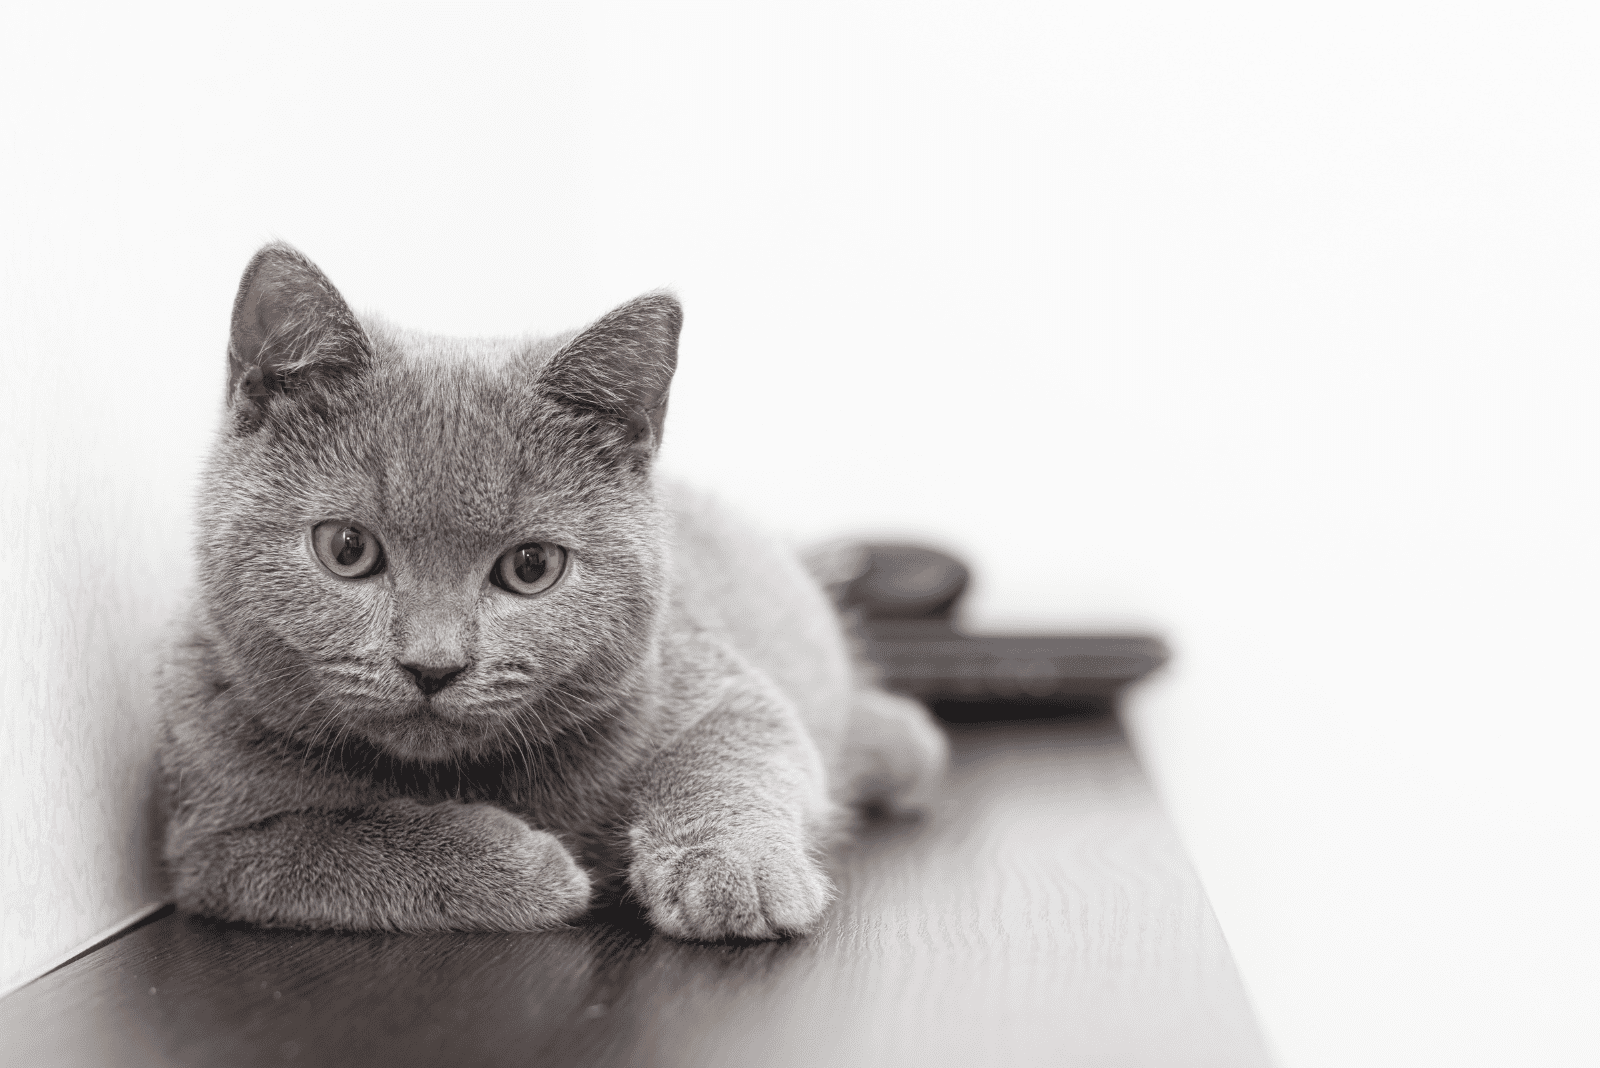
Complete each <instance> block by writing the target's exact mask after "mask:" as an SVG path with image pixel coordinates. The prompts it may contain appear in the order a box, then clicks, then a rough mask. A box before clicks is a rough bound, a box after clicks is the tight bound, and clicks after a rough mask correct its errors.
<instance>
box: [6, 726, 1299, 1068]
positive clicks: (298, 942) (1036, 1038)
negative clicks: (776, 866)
mask: <svg viewBox="0 0 1600 1068" xmlns="http://www.w3.org/2000/svg"><path fill="white" fill-rule="evenodd" d="M955 753H956V762H955V766H954V770H953V773H952V781H951V783H950V788H949V790H948V791H947V794H946V796H945V798H944V800H943V802H942V804H941V805H940V807H939V808H938V809H937V810H936V811H935V812H934V813H932V814H931V815H930V816H929V817H927V818H925V819H923V820H921V821H918V822H910V823H896V824H877V825H872V826H870V827H869V828H868V829H867V830H866V831H865V833H863V834H862V835H861V836H860V838H859V840H858V841H857V842H856V843H855V844H854V845H852V846H851V847H850V848H849V849H848V850H846V851H844V852H842V853H841V854H840V855H839V856H838V857H837V858H836V862H835V873H836V876H837V878H838V880H839V886H840V897H839V900H838V901H837V902H836V904H835V906H834V908H833V910H832V912H831V914H830V916H829V918H828V920H827V922H826V924H825V926H824V928H823V929H822V930H821V931H819V932H818V933H817V934H815V935H814V936H812V937H810V938H808V939H803V940H797V941H794V942H790V943H779V944H767V945H748V946H699V945H688V944H683V943H678V942H673V941H671V940H669V939H666V938H663V937H660V936H654V935H651V934H650V933H649V932H648V931H646V930H644V929H643V928H642V927H640V926H638V925H637V924H636V923H634V922H629V920H628V919H627V918H626V917H623V918H621V922H618V918H617V917H612V918H610V919H598V920H596V921H594V922H591V923H587V924H585V925H583V926H580V927H576V928H572V929H568V930H562V931H556V932H551V933H548V934H543V935H526V936H514V937H512V936H498V935H483V936H468V935H444V936H426V937H419V936H397V935H329V934H294V933H281V932H278V933H272V932H263V931H255V930H250V929H245V928H228V927H223V926H220V925H216V924H211V923H207V922H203V921H198V920H193V919H188V918H183V917H168V918H166V919H162V920H159V921H156V922H154V923H152V924H150V925H149V926H147V927H144V928H141V929H140V930H138V931H136V932H134V933H133V934H131V935H129V936H127V937H126V938H123V939H121V940H119V941H117V942H115V943H113V944H112V945H110V946H108V947H106V948H105V949H103V950H101V951H99V952H97V953H94V954H91V955H90V956H89V957H86V958H84V959H83V960H80V961H78V962H76V963H74V964H72V965H70V966H68V967H66V968H64V969H61V970H60V971H58V972H55V973H53V974H51V975H49V976H47V977H45V978H44V979H41V980H40V981H38V982H36V983H33V984H31V985H30V986H28V987H26V988H24V989H23V990H21V991H19V992H18V993H17V994H14V995H12V996H11V997H9V998H7V999H5V1000H4V1001H0V1046H3V1048H5V1049H7V1050H8V1051H9V1053H10V1059H11V1062H12V1063H16V1064H29V1065H98V1064H119V1065H129V1066H143V1065H152V1066H153V1065H211V1064H228V1065H257V1064H260V1065H265V1064H284V1063H294V1064H313V1065H324V1064H326V1065H363V1064H373V1065H379V1064H381V1065H413V1064H415V1065H423V1064H474V1065H499V1064H506V1065H510V1064H525V1063H533V1062H537V1063H541V1064H584V1065H590V1064H604V1065H643V1064H654V1065H684V1066H709V1065H750V1064H768V1065H857V1064H859V1065H901V1064H904V1065H917V1066H926V1065H987V1064H993V1065H1080V1064H1081V1065H1097V1066H1104V1065H1130V1066H1132V1065H1195V1066H1199V1065H1217V1066H1224V1065H1225V1066H1228V1068H1241V1066H1248V1065H1259V1064H1264V1063H1266V1060H1267V1058H1266V1054H1265V1053H1264V1050H1263V1047H1262V1044H1261V1041H1260V1038H1259V1037H1258V1032H1257V1029H1256V1026H1255V1023H1254V1020H1253V1019H1252V1017H1251V1014H1250V1011H1249V1009H1248V1006H1247V1004H1246V1002H1245V999H1244V995H1243V992H1242V989H1241V987H1240V984H1239V980H1238V977H1237V975H1236V973H1235V971H1234V967H1233V963H1232V961H1231V959H1230V957H1229V955H1228V951H1227V947H1226V945H1225V943H1224V941H1223V938H1222V933H1221V931H1220V930H1219V929H1218V927H1217V924H1216V921H1215V919H1214V918H1213V917H1212V914H1211V909H1210V906H1209V905H1208V903H1207V901H1206V898H1205V894H1204V892H1203V891H1202V889H1201V887H1200V884H1199V882H1198V880H1197V879H1196V877H1195V875H1194V873H1193V871H1192V870H1191V869H1190V867H1189V865H1188V863H1187V861H1186V860H1185V858H1184V856H1183V853H1182V850H1181V849H1180V847H1179V845H1178V843H1177V841H1176V839H1175V838H1174V836H1173V833H1172V831H1171V829H1170V827H1169V825H1168V823H1167V821H1166V819H1165V817H1164V816H1163V814H1162V813H1161V811H1160V808H1159V807H1158V805H1157V804H1156V802H1155V800H1154V798H1153V796H1152V795H1151V792H1150V790H1149V787H1148V785H1147V783H1146V780H1145V778H1144V776H1143V774H1142V772H1141V771H1140V769H1139V767H1138V765H1137V763H1136V761H1135V760H1134V758H1133V755H1132V753H1131V752H1130V750H1129V748H1128V745H1127V742H1126V740H1125V738H1124V736H1123V734H1122V732H1121V730H1120V729H1119V728H1118V726H1117V725H1116V723H1115V721H1114V720H1113V719H1111V718H1109V717H1103V716H1102V717H1093V718H1077V719H1070V720H1056V721H1043V722H1033V723H1009V724H991V725H982V726H968V727H962V728H958V729H957V731H956V748H955Z"/></svg>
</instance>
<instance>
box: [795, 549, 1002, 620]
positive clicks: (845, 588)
mask: <svg viewBox="0 0 1600 1068" xmlns="http://www.w3.org/2000/svg"><path fill="white" fill-rule="evenodd" d="M807 563H808V564H809V565H810V566H811V569H812V572H813V573H815V574H816V575H817V576H818V578H820V579H821V580H822V583H823V585H824V586H826V587H827V588H828V592H829V594H831V595H832V597H833V600H834V603H835V604H837V605H838V606H839V607H840V608H841V609H843V610H844V611H846V612H854V613H856V614H857V615H859V616H860V617H861V618H863V619H869V620H879V619H915V620H929V619H948V618H950V613H951V611H952V609H954V608H955V604H956V601H957V600H959V599H960V597H961V595H962V594H963V593H965V592H966V590H967V582H968V580H969V579H970V578H971V574H970V573H969V572H968V571H967V567H966V565H965V564H963V563H962V562H961V561H960V560H957V559H956V558H955V557H953V556H950V555H949V554H948V553H942V552H939V551H938V550H936V549H928V548H924V547H923V546H920V545H898V544H880V543H872V542H834V543H833V544H831V545H826V546H823V547H822V548H821V549H819V550H817V551H816V552H814V553H812V554H811V556H810V558H809V559H808V560H807Z"/></svg>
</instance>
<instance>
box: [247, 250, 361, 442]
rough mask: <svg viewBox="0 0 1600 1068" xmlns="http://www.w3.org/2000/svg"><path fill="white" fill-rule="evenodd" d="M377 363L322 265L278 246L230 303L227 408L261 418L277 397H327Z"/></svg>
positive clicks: (255, 262)
mask: <svg viewBox="0 0 1600 1068" xmlns="http://www.w3.org/2000/svg"><path fill="white" fill-rule="evenodd" d="M371 363H372V342H371V341H370V340H369V339H368V338H367V335H366V331H364V330H362V329H361V324H360V323H359V322H357V320H356V317H355V314H354V313H353V312H352V311H351V310H350V307H349V305H347V304H345V302H344V298H343V297H341V296H340V295H339V291H338V290H337V289H335V288H334V287H333V283H332V282H330V281H328V279H327V277H326V276H325V275H323V273H322V272H321V271H319V270H317V265H316V264H314V263H312V262H311V261H310V260H308V259H306V258H305V256H303V255H301V254H300V253H299V252H298V251H296V250H295V249H293V248H290V247H289V246H288V245H285V244H281V243H273V244H270V245H267V246H265V247H263V248H262V249H261V251H260V252H257V253H256V254H255V257H254V258H253V259H251V261H250V265H249V266H248V267H246V268H245V270H244V277H243V278H242V279H240V281H239V295H238V296H237V297H235V298H234V301H233V327H232V330H231V332H230V334H229V337H228V404H229V405H230V406H231V407H233V408H235V409H236V410H238V411H239V412H240V413H241V415H246V416H253V417H257V418H259V416H261V415H262V414H264V413H265V412H266V410H267V407H268V405H269V404H270V402H271V400H272V398H273V397H275V396H284V395H291V394H298V393H301V392H303V391H309V390H319V391H328V390H331V389H335V388H337V386H338V384H339V383H340V382H341V381H342V380H344V379H347V378H349V377H351V376H353V375H356V374H359V373H361V372H362V371H364V370H366V369H367V368H368V367H369V366H370V365H371Z"/></svg>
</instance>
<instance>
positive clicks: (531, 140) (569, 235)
mask: <svg viewBox="0 0 1600 1068" xmlns="http://www.w3.org/2000/svg"><path fill="white" fill-rule="evenodd" d="M32 7H33V10H32V12H30V13H28V14H17V13H12V14H9V15H8V16H7V18H6V20H5V28H4V32H3V33H0V122H3V128H0V136H3V141H0V156H3V167H0V194H3V201H0V272H3V273H0V286H3V290H0V345H3V348H0V358H3V361H4V364H3V369H4V382H5V386H4V388H3V389H0V419H3V421H4V424H5V427H4V430H3V433H4V434H5V435H6V437H5V439H4V446H5V461H6V464H7V466H6V468H5V474H6V491H5V509H6V510H5V513H4V518H5V523H6V526H5V536H6V545H7V550H6V554H5V558H4V578H5V587H4V589H5V603H6V616H5V632H4V634H5V640H6V649H5V651H4V660H5V664H6V682H5V689H4V695H5V703H4V715H5V730H6V732H7V739H8V741H7V749H6V753H7V758H8V763H9V767H7V768H6V769H5V770H6V776H5V784H4V787H3V789H4V791H5V792H4V795H3V800H4V806H3V809H0V812H3V813H4V817H5V820H6V827H5V830H6V835H7V838H6V846H5V867H4V872H5V876H6V885H5V894H6V900H5V909H6V918H5V927H4V933H5V945H4V952H5V961H4V964H5V973H6V976H16V975H21V974H24V973H26V972H27V970H28V968H29V967H30V966H31V965H33V964H35V963H37V962H38V961H41V960H43V959H45V958H47V957H49V956H50V955H51V954H53V953H57V952H59V951H61V950H63V949H65V948H67V947H68V945H70V944H71V943H73V942H76V941H78V940H81V939H83V938H85V937H87V936H88V935H89V934H91V933H92V932H93V931H94V930H97V929H99V928H100V927H103V926H105V925H106V924H108V923H110V922H112V921H113V920H115V919H117V918H118V917H119V916H121V915H125V914H126V913H128V912H130V911H131V910H132V909H133V907H135V906H136V905H138V904H139V903H140V902H141V901H143V900H144V899H145V898H146V897H148V896H149V895H150V894H152V893H155V892H157V891H155V890H152V889H151V887H152V886H153V884H152V883H151V881H150V872H149V868H148V866H147V865H145V863H144V862H143V860H142V859H140V858H141V857H142V853H141V852H140V847H139V845H138V842H139V840H140V835H141V834H142V833H143V831H142V828H143V826H144V825H143V823H142V815H141V812H142V810H141V809H140V808H139V798H140V797H141V796H142V791H143V789H144V779H143V776H144V774H145V772H144V768H145V767H146V764H145V753H146V752H147V751H148V747H149V745H150V731H149V724H150V722H151V718H150V717H151V710H150V707H149V699H148V696H147V691H146V690H145V688H144V683H143V681H142V680H143V675H142V674H141V672H142V671H143V670H144V669H145V667H146V666H147V655H146V652H145V650H146V648H147V646H148V641H149V640H150V636H151V634H152V633H153V629H154V627H155V625H156V624H157V623H158V622H159V621H160V620H161V619H162V618H164V617H165V616H166V615H167V614H168V613H169V612H170V611H171V608H172V605H173V603H174V598H175V596H176V592H177V591H178V590H180V589H181V587H182V586H183V584H184V582H185V580H186V579H185V576H186V569H187V567H188V565H187V562H186V561H187V553H188V545H189V541H190V538H191V532H190V527H189V519H188V508H189V494H190V487H191V485H192V482H193V477H194V473H195V470H196V466H197V463H198V457H199V456H200V453H201V451H202V450H203V448H204V444H205V441H206V438H207V435H208V434H209V432H210V429H211V427H212V426H213V424H214V419H215V415H216V410H217V405H218V403H219V400H220V389H221V381H222V378H221V372H222V359H223V346H224V341H225V333H226V320H227V312H228V308H229V302H230V300H231V298H232V291H233V287H234V285H235V283H236V280H237V276H238V272H239V270H240V269H241V268H242V266H243V264H244V262H245V260H246V259H247V258H248V256H249V255H250V253H251V252H252V251H253V249H254V248H255V247H256V246H257V245H258V244H259V243H260V242H262V241H264V240H267V239H269V238H274V237H279V238H283V239H286V240H289V241H291V242H293V243H295V244H297V245H299V246H300V247H301V248H302V249H303V250H305V251H306V252H307V253H308V254H309V255H311V256H312V257H313V258H314V259H316V260H317V261H318V262H319V263H320V264H321V265H322V266H323V267H324V269H325V270H327V272H328V273H329V274H330V275H331V277H332V278H333V279H334V281H335V282H336V283H337V284H338V285H340V286H341V288H342V289H343V290H344V292H345V294H346V296H347V297H348V298H349V299H350V300H351V302H352V303H353V304H355V305H356V306H357V307H362V308H371V309H376V310H381V311H383V312H385V313H387V314H388V315H390V316H391V317H392V318H395V319H397V320H399V321H401V322H403V323H406V324H409V325H415V326H419V327H424V328H433V329H438V330H442V331H454V332H467V333H504V332H520V331H524V330H530V329H532V330H549V331H553V330H557V329H563V328H567V327H571V326H575V325H578V324H579V323H581V322H583V321H585V320H586V319H589V318H592V317H593V316H595V315H596V314H598V313H600V312H602V311H604V310H605V309H606V308H607V307H609V306H610V305H612V304H614V303H617V302H619V301H621V300H623V299H626V298H627V297H630V296H632V295H634V294H635V293H637V292H639V291H641V290H644V289H649V288H653V287H656V286H660V285H671V286H673V287H675V288H676V289H677V291H678V292H679V294H680V295H681V296H682V298H683V299H684V301H685V303H686V305H687V309H688V325H687V327H686V330H685V333H684V338H683V353H682V361H681V368H682V370H681V372H680V376H679V380H678V384H677V388H676V389H675V391H674V395H673V408H672V415H671V418H670V420H669V424H668V436H667V441H668V444H667V454H668V457H669V460H670V462H671V464H672V466H673V467H674V468H675V469H677V470H679V471H682V472H684V473H686V474H689V475H691V476H692V477H694V478H696V479H698V480H699V481H701V482H704V483H708V484H710V485H712V486H714V487H717V488H719V489H720V490H721V491H722V492H723V493H724V494H725V495H726V496H728V497H730V498H732V499H734V500H735V501H737V502H739V503H740V504H742V505H743V506H744V507H745V508H746V509H747V510H748V511H751V512H753V513H756V514H758V515H760V516H762V517H764V518H765V519H766V520H767V521H768V522H769V523H771V524H774V525H776V526H778V527H781V528H783V529H786V530H788V531H789V532H791V533H792V534H793V535H795V536H796V537H797V538H801V539H809V538H814V537H818V536H828V535H833V534H837V533H841V532H850V531H854V532H879V533H915V534H921V535H924V536H927V537H930V538H933V539H935V540H937V541H939V542H942V543H944V544H947V545H950V546H953V547H956V548H958V549H959V550H960V551H962V552H963V553H965V554H966V555H968V556H969V557H970V559H971V560H972V561H973V562H974V563H975V564H976V566H977V568H978V570H979V572H980V577H981V584H980V586H979V588H978V589H977V591H976V593H975V595H974V601H973V604H972V613H971V614H972V619H973V621H974V622H975V623H979V624H986V625H1021V624H1029V625H1057V626H1068V625H1134V626H1141V627H1151V628H1157V629H1159V630H1160V631H1162V632H1164V633H1165V634H1167V635H1168V636H1169V637H1170V638H1171V640H1172V642H1173V645H1174V647H1175V648H1176V650H1177V654H1178V656H1177V659H1176V661H1175V663H1174V665H1173V667H1172V668H1171V669H1170V670H1169V671H1168V672H1167V673H1166V674H1165V675H1164V677H1162V678H1161V679H1160V680H1159V681H1157V682H1155V683H1153V684H1151V685H1150V686H1148V687H1147V688H1146V689H1145V690H1144V691H1142V692H1141V693H1140V694H1139V695H1138V696H1137V697H1136V698H1135V699H1134V700H1133V701H1132V702H1131V705H1130V708H1129V716H1128V721H1129V724H1130V726H1131V728H1132V729H1133V732H1134V734H1135V737H1136V739H1137V741H1138V743H1139V745H1140V747H1141V751H1142V752H1143V754H1144V756H1145V758H1146V761H1147V763H1148V764H1149V766H1150V767H1151V769H1152V772H1153V774H1154V775H1155V777H1156V779H1157V782H1158V785H1159V786H1160V787H1161V789H1162V791H1163V794H1164V796H1165V797H1166V799H1167V801H1168V804H1169V806H1170V808H1171V810H1172V812H1173V814H1174V816H1175V818H1176V820H1177V822H1178V824H1179V826H1180V829H1181V830H1182V831H1183V833H1184V835H1185V838H1186V840H1187V842H1188V844H1189V847H1190V849H1191V852H1192V855H1193V857H1194V859H1195V861H1196V863H1197V865H1198V867H1199V868H1200V870H1201V873H1202V875H1203V877H1204V879H1205V881H1206V884H1207V886H1208V888H1209V890H1210V892H1211V895H1212V898H1213V901H1214V903H1215V906H1216V909H1217V912H1218V914H1219V916H1220V918H1221V920H1222V924H1223V927H1224V929H1225V931H1226V932H1227V934H1228V937H1229V939H1230V941H1231V943H1232V946H1233V948H1234V951H1235V954H1236V956H1237V959H1238V961H1239V964H1240V967H1241V969H1242V971H1243V973H1244V976H1245V979H1246V982H1247V984H1248V986H1249V988H1250V991H1251V994H1252V996H1253V998H1254V1000H1255V1003H1256V1005H1257V1008H1258V1011H1259V1013H1260V1016H1261V1019H1262V1022H1263V1025H1264V1027H1265V1029H1266V1031H1267V1032H1268V1035H1269V1038H1270V1040H1271V1042H1272V1043H1273V1045H1274V1048H1275V1049H1276V1050H1277V1052H1278V1055H1279V1057H1280V1058H1281V1060H1282V1062H1283V1063H1284V1064H1285V1065H1288V1066H1291V1068H1299V1066H1306V1068H1309V1066H1321V1065H1328V1066H1334V1065H1350V1064H1365V1065H1396V1066H1401V1065H1404V1066H1414V1065H1423V1064H1438V1065H1466V1064H1484V1065H1500V1064H1511V1063H1523V1064H1541V1065H1558V1064H1580V1063H1593V1058H1595V1057H1597V1056H1600V1050H1597V1043H1596V1039H1595V1037H1594V1034H1593V1027H1592V1019H1587V1020H1586V1019H1585V1017H1591V1018H1592V1015H1593V1012H1594V1005H1595V1004H1596V1001H1597V998H1600V982H1597V979H1600V976H1597V965H1596V960H1597V954H1600V944H1597V943H1600V939H1597V926H1596V922H1595V919H1594V908H1595V905H1596V900H1597V894H1596V889H1597V887H1596V882H1597V879H1596V876H1597V865H1596V862H1595V859H1594V853H1595V849H1596V843H1597V842H1600V833H1597V830H1600V829H1597V827H1596V823H1595V813H1596V811H1597V810H1600V789H1597V787H1596V785H1595V776H1594V773H1593V771H1592V768H1593V766H1594V764H1595V756H1596V753H1595V750H1596V742H1597V739H1600V735H1597V731H1596V728H1595V726H1594V722H1595V717H1596V713H1597V712H1600V708H1597V707H1596V706H1597V701H1596V691H1597V685H1596V673H1595V671H1594V667H1593V650H1594V649H1595V648H1596V639H1597V637H1600V635H1597V629H1600V628H1597V625H1596V618H1595V614H1596V607H1597V605H1600V576H1597V568H1596V562H1595V556H1596V545H1595V541H1596V529H1597V527H1596V519H1597V518H1600V517H1597V509H1596V506H1595V489H1596V487H1595V462H1594V461H1595V458H1596V455H1597V453H1596V445H1597V442H1596V436H1597V434H1596V420H1595V417H1594V411H1595V408H1596V401H1597V399H1600V397H1597V390H1596V386H1597V372H1596V369H1595V356H1596V342H1597V340H1600V337H1597V335H1600V319H1597V309H1596V292H1597V290H1596V283H1597V282H1600V261H1597V252H1600V208H1597V205H1600V181H1597V180H1600V75H1597V73H1596V72H1597V70H1600V37H1597V24H1596V21H1595V20H1594V18H1593V17H1592V16H1591V15H1590V14H1589V13H1588V11H1587V10H1586V6H1585V5H1576V4H1575V5H1570V6H1560V5H1541V4H1530V3H1518V4H1509V3H1505V4H1494V3H1490V4H1463V3H1450V4H1444V3H1441V4H1433V5H1428V4H1419V3H1383V4H1365V3H1355V4H1352V3H1344V4H1339V5H1321V6H1303V7H1299V8H1297V9H1294V10H1290V9H1289V8H1287V7H1286V6H1284V5H1275V4H1272V5H1269V4H1261V5H1252V4H1242V3H1228V4H1219V5H1212V6H1210V7H1209V8H1205V9H1202V8H1201V7H1200V6H1198V5H1177V4H1171V5H1168V4H1148V3H1122V4H1105V3H1099V4H1092V5H1090V4H1077V5H1073V4H1064V3H1048V4H1046V3H1040V4H996V3H985V4H966V5H952V4H940V3H929V2H923V3H918V4H901V5H860V4H846V5H825V4H817V3H807V4H803V5H792V6H783V5H775V4H774V5H739V6H729V7H727V8H726V9H718V8H711V7H700V8H694V9H683V8H682V7H681V6H680V5H654V6H640V7H637V8H624V7H606V6H603V5H597V4H584V5H571V6H566V5H527V6H520V7H517V8H506V9H502V8H496V7H487V6H484V7H477V6H473V7H468V6H450V7H440V8H435V9H403V10H402V9H396V8H394V7H392V6H383V7H375V8H371V9H366V10H359V11H358V10H348V11H345V12H343V13H339V14H330V13H329V12H328V11H327V10H325V9H323V8H321V7H318V8H316V9H306V10H295V9H292V8H285V7H277V6H270V7H256V8H254V9H251V10H249V11H248V12H246V13H242V14H239V15H222V14H219V13H218V12H217V11H216V10H215V9H196V10H193V11H179V10H175V9H174V10H167V11H165V12H156V13H149V12H145V13H141V14H139V15H137V16H135V15H130V14H127V13H122V12H110V11H91V10H88V9H82V10H78V9H72V8H69V7H65V6H52V7H51V9H50V11H49V13H48V14H45V13H43V12H44V5H32ZM4 979H5V976H0V986H3V985H4Z"/></svg>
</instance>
